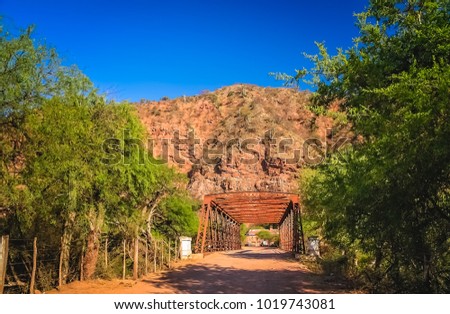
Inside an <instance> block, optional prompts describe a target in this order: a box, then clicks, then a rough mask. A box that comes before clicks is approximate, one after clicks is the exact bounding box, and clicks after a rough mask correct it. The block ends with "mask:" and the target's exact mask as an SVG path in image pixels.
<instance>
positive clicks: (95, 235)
mask: <svg viewBox="0 0 450 314" xmlns="http://www.w3.org/2000/svg"><path fill="white" fill-rule="evenodd" d="M104 214H105V208H104V207H103V204H102V203H98V204H97V206H96V207H92V208H91V210H90V211H89V214H88V219H89V224H90V229H89V233H88V236H87V246H86V251H85V254H84V265H83V274H84V279H92V277H93V276H94V273H95V269H96V266H97V261H98V255H99V251H100V230H101V228H102V225H103V218H104Z"/></svg>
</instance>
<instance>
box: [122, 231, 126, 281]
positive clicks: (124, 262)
mask: <svg viewBox="0 0 450 314" xmlns="http://www.w3.org/2000/svg"><path fill="white" fill-rule="evenodd" d="M125 246H126V240H123V265H122V280H125V272H126V267H127V265H126V264H127V260H126V258H127V256H126V248H125Z"/></svg>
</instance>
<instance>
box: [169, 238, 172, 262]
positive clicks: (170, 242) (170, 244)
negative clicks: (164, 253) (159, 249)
mask: <svg viewBox="0 0 450 314" xmlns="http://www.w3.org/2000/svg"><path fill="white" fill-rule="evenodd" d="M171 246H172V241H170V239H169V268H170V258H171V252H170V250H171Z"/></svg>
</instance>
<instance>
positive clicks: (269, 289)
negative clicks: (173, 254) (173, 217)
mask: <svg viewBox="0 0 450 314" xmlns="http://www.w3.org/2000/svg"><path fill="white" fill-rule="evenodd" d="M144 282H145V283H148V284H151V285H154V286H156V287H158V288H167V287H168V286H170V287H172V288H175V289H176V290H178V291H179V293H246V294H254V293H270V294H276V293H284V294H286V293H333V292H339V291H343V289H345V287H344V286H342V285H339V284H330V283H327V282H324V281H323V276H320V275H315V274H311V273H307V272H300V271H298V270H297V271H289V270H283V271H278V270H274V271H270V270H242V269H235V268H232V267H223V266H219V265H208V266H205V265H187V266H184V267H180V268H177V269H175V270H173V271H171V272H167V273H164V274H162V276H161V277H160V278H156V279H147V280H144Z"/></svg>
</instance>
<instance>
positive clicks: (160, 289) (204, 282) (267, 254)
mask: <svg viewBox="0 0 450 314" xmlns="http://www.w3.org/2000/svg"><path fill="white" fill-rule="evenodd" d="M348 292H350V291H349V289H348V287H346V286H345V285H344V284H343V283H342V282H338V281H336V280H335V279H334V278H332V277H327V276H323V275H318V274H315V273H313V272H311V271H309V270H308V269H307V268H306V267H305V266H303V265H302V264H300V263H299V262H298V261H295V260H294V259H292V255H291V254H289V253H285V252H283V251H281V250H279V249H277V248H259V247H258V248H245V249H242V250H238V251H230V252H220V253H219V252H217V253H212V254H208V255H207V256H205V258H204V259H201V260H192V261H183V262H180V263H178V264H176V265H175V268H174V269H171V270H169V271H165V272H161V273H157V274H151V275H148V276H146V277H144V278H143V279H142V280H139V281H136V282H135V281H131V280H113V281H105V280H94V281H84V282H74V283H71V284H69V285H66V286H64V287H63V288H62V289H61V290H60V291H59V292H58V291H53V293H125V294H128V293H249V294H250V293H271V294H273V293H348Z"/></svg>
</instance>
